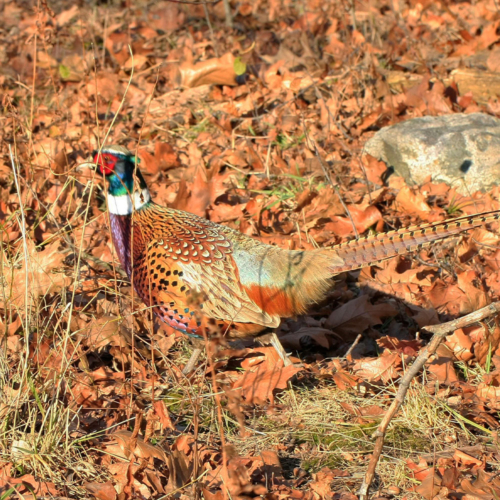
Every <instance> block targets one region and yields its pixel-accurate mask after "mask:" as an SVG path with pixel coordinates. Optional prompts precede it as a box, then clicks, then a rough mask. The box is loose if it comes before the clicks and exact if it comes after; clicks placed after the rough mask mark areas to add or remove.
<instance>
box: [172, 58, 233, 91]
mask: <svg viewBox="0 0 500 500" xmlns="http://www.w3.org/2000/svg"><path fill="white" fill-rule="evenodd" d="M236 76H237V75H236V73H235V72H234V56H233V54H232V53H230V52H228V53H227V54H225V55H223V56H222V57H219V58H213V59H208V60H206V61H201V62H199V63H196V64H193V63H192V61H189V60H187V61H185V62H184V63H183V64H181V66H180V67H179V74H178V76H177V78H176V81H177V84H178V85H180V86H182V87H189V88H192V87H199V86H200V85H207V84H215V85H237V82H236Z"/></svg>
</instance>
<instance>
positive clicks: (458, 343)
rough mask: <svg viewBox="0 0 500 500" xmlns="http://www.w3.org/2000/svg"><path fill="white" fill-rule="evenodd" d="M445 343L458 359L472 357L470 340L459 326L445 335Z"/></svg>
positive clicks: (467, 359) (465, 359)
mask: <svg viewBox="0 0 500 500" xmlns="http://www.w3.org/2000/svg"><path fill="white" fill-rule="evenodd" d="M445 344H446V345H447V346H448V347H449V348H450V349H451V351H452V352H453V354H454V355H455V357H456V358H457V359H458V360H460V361H469V359H471V358H472V357H473V354H472V352H471V350H472V340H471V339H470V337H469V336H468V335H467V334H466V333H465V332H464V331H463V330H462V328H459V329H458V330H455V331H454V332H453V333H452V334H451V335H448V336H447V337H446V342H445Z"/></svg>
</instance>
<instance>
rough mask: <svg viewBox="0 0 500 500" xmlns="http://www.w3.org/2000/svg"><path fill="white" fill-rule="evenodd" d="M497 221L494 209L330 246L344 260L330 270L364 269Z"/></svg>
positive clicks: (498, 211) (334, 272) (498, 213)
mask: <svg viewBox="0 0 500 500" xmlns="http://www.w3.org/2000/svg"><path fill="white" fill-rule="evenodd" d="M498 220H500V210H494V211H491V212H484V213H481V214H476V215H465V216H463V217H457V218H456V219H449V220H446V221H442V222H432V223H429V224H421V225H418V226H409V227H404V228H401V229H398V230H395V231H389V232H387V233H381V234H378V235H376V236H367V237H363V238H359V239H357V240H351V241H348V242H346V243H341V244H340V245H336V246H334V247H332V248H331V250H333V251H334V252H335V253H336V254H337V255H338V256H339V257H341V259H343V260H344V264H343V265H338V264H333V265H332V267H331V268H330V269H329V271H330V272H331V273H332V274H333V275H335V274H338V273H342V272H345V271H352V270H354V269H359V268H362V267H367V266H370V265H373V264H376V263H377V262H381V261H383V260H386V259H390V258H391V257H395V256H396V255H402V254H406V253H409V252H414V251H416V250H419V249H421V248H423V247H426V246H429V245H430V244H431V243H434V242H436V241H440V240H444V239H446V238H449V237H450V236H454V235H457V234H460V233H462V232H464V231H468V230H470V229H474V228H476V227H480V226H484V225H485V224H488V223H491V222H495V221H498Z"/></svg>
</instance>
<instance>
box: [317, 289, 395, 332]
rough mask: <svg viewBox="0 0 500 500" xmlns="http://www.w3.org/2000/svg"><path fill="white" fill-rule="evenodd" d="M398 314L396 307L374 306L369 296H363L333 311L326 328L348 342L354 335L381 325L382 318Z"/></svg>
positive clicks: (386, 305) (388, 305) (386, 304)
mask: <svg viewBox="0 0 500 500" xmlns="http://www.w3.org/2000/svg"><path fill="white" fill-rule="evenodd" d="M396 314H397V311H396V309H395V308H394V306H392V305H390V304H388V303H385V304H376V305H373V304H372V303H371V302H370V297H368V295H361V296H359V297H357V298H356V299H354V300H351V301H349V302H347V303H346V304H344V305H343V306H341V307H339V308H338V309H336V310H335V311H333V313H332V314H330V316H329V317H328V319H327V320H326V322H325V327H327V328H331V329H332V330H335V332H336V333H337V334H338V335H340V336H341V337H342V338H344V340H346V341H348V340H349V338H351V336H352V335H357V334H359V333H362V332H363V331H364V330H366V329H367V328H368V327H370V326H374V325H380V324H381V323H382V322H383V321H382V318H386V317H388V316H395V315H396Z"/></svg>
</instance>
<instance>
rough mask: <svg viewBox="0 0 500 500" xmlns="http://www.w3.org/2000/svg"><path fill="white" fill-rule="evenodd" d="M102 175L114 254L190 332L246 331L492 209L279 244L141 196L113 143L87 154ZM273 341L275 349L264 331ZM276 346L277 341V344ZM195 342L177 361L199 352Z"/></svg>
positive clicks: (138, 180) (479, 220)
mask: <svg viewBox="0 0 500 500" xmlns="http://www.w3.org/2000/svg"><path fill="white" fill-rule="evenodd" d="M94 163H95V164H96V165H97V167H98V170H99V172H100V173H101V174H103V175H104V176H105V178H106V180H107V181H108V194H107V199H108V208H109V212H110V221H111V233H112V237H113V242H114V245H115V249H116V251H117V253H118V257H119V259H120V262H121V264H122V266H123V268H124V269H125V271H126V272H127V274H128V276H129V277H130V279H131V281H132V283H133V284H134V287H135V290H136V291H137V293H138V294H139V296H140V297H141V298H142V300H143V301H144V303H145V304H146V305H147V306H151V307H152V308H153V311H154V313H155V314H156V316H158V317H159V318H160V319H161V320H162V321H164V322H165V323H167V324H168V325H170V326H172V327H173V328H175V329H176V330H179V331H181V332H183V333H185V334H187V335H189V336H191V337H193V338H198V339H203V338H204V337H203V335H204V332H205V334H206V335H208V336H211V335H213V333H214V332H215V331H217V332H218V333H220V334H222V335H224V336H226V337H227V338H229V339H236V338H245V337H255V336H257V335H258V334H260V333H261V332H262V331H263V330H265V329H266V328H276V327H277V326H278V325H279V324H280V320H281V318H288V317H291V316H296V315H299V314H303V313H304V312H305V311H307V308H308V307H309V306H310V305H311V304H313V303H315V302H319V301H321V300H322V299H323V298H324V297H325V295H326V292H327V291H328V290H329V289H330V288H331V287H332V286H333V283H332V280H331V278H332V277H333V276H335V275H337V274H339V273H342V272H344V271H350V270H353V269H358V268H362V267H366V266H370V265H372V264H374V263H377V262H380V261H383V260H385V259H389V258H391V257H394V256H396V255H402V254H405V253H408V252H412V251H415V250H418V249H419V248H422V247H423V246H426V245H429V244H430V243H431V242H434V241H438V240H442V239H445V238H448V237H450V236H453V235H456V234H458V233H461V232H463V231H467V230H469V229H472V228H475V227H477V226H481V225H484V224H486V223H488V222H493V221H496V220H498V219H499V218H500V210H496V211H492V212H486V213H482V214H478V215H473V216H464V217H458V218H456V219H450V220H448V221H444V222H438V223H431V224H422V225H420V226H412V227H408V228H404V229H399V230H397V231H389V232H387V233H381V234H378V235H376V236H369V237H366V238H359V239H357V240H353V241H350V242H348V243H343V244H341V245H336V246H334V247H330V248H325V249H319V250H284V249H282V248H279V247H276V246H271V245H266V244H264V243H261V242H259V241H257V240H255V239H253V238H250V237H249V236H245V235H243V234H241V233H239V232H238V231H235V230H234V229H230V228H228V227H225V226H223V225H220V224H215V223H213V222H210V221H209V220H206V219H203V218H201V217H198V216H196V215H193V214H190V213H187V212H183V211H180V210H174V209H171V208H167V207H162V206H160V205H157V204H156V203H154V202H153V201H152V200H151V196H150V194H149V191H148V188H147V186H146V183H145V181H144V178H143V176H142V175H141V172H140V170H139V169H138V168H136V161H135V157H134V155H133V154H132V153H130V152H129V151H128V150H127V149H125V148H124V147H121V146H107V147H105V148H103V149H102V151H101V152H98V153H95V154H94ZM273 345H275V346H276V347H277V348H278V349H280V347H281V346H280V344H279V342H277V343H276V339H274V342H273ZM280 350H281V351H282V352H283V349H282V348H281V349H280ZM200 352H201V350H200V349H195V350H194V352H193V355H192V357H191V359H190V361H189V362H188V364H187V365H186V367H185V370H184V371H185V372H188V371H190V370H191V369H192V368H193V367H194V365H195V363H196V360H197V358H198V356H199V354H200Z"/></svg>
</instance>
